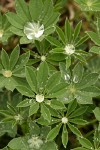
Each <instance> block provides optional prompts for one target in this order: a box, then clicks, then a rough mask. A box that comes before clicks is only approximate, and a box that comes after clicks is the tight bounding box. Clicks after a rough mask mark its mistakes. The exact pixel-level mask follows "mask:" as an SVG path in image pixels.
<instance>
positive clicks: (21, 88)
mask: <svg viewBox="0 0 100 150" xmlns="http://www.w3.org/2000/svg"><path fill="white" fill-rule="evenodd" d="M16 88H17V90H18V91H19V92H20V93H21V94H22V95H25V96H28V97H34V92H33V91H32V90H31V89H30V88H29V87H25V86H21V85H20V86H17V87H16Z"/></svg>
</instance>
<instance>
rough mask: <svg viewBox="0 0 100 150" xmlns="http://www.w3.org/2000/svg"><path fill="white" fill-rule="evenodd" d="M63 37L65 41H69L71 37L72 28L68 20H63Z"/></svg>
mask: <svg viewBox="0 0 100 150" xmlns="http://www.w3.org/2000/svg"><path fill="white" fill-rule="evenodd" d="M65 37H66V39H67V42H68V43H70V42H71V38H72V28H71V25H70V22H69V20H66V21H65Z"/></svg>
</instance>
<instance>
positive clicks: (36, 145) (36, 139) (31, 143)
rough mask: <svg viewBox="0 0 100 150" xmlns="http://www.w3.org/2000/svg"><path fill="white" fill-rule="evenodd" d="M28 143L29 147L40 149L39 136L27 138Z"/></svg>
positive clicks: (41, 142) (40, 141)
mask: <svg viewBox="0 0 100 150" xmlns="http://www.w3.org/2000/svg"><path fill="white" fill-rule="evenodd" d="M28 144H29V147H30V148H35V149H40V147H41V145H42V144H43V141H42V140H41V139H40V138H39V137H35V136H33V137H32V138H31V139H29V140H28Z"/></svg>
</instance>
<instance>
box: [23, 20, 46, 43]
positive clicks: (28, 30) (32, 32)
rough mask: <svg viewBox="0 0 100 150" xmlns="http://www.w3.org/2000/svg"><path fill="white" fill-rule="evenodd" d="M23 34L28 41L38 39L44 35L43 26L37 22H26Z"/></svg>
mask: <svg viewBox="0 0 100 150" xmlns="http://www.w3.org/2000/svg"><path fill="white" fill-rule="evenodd" d="M24 33H25V35H26V36H27V38H28V39H29V40H32V39H38V38H40V37H41V36H42V35H43V33H44V25H43V24H42V25H40V23H39V22H38V23H35V22H28V23H27V24H26V25H25V27H24Z"/></svg>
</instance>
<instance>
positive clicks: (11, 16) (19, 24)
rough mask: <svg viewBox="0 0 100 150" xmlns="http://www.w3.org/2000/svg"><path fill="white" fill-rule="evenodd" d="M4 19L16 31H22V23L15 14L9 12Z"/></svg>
mask: <svg viewBox="0 0 100 150" xmlns="http://www.w3.org/2000/svg"><path fill="white" fill-rule="evenodd" d="M6 17H7V19H8V21H9V22H10V23H11V25H12V26H14V27H16V28H18V29H23V27H24V23H23V21H22V20H21V19H19V17H18V16H17V15H16V14H14V13H11V12H9V13H7V14H6Z"/></svg>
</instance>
